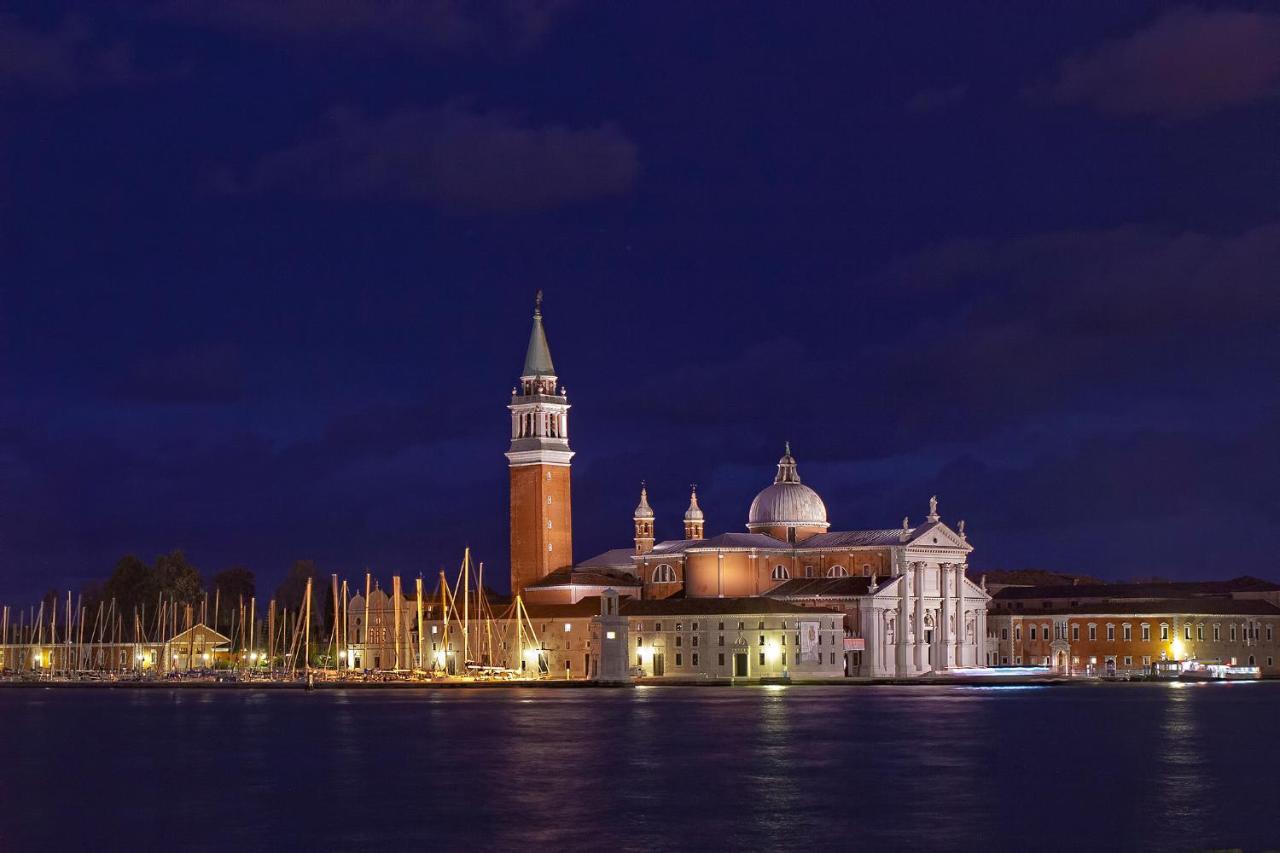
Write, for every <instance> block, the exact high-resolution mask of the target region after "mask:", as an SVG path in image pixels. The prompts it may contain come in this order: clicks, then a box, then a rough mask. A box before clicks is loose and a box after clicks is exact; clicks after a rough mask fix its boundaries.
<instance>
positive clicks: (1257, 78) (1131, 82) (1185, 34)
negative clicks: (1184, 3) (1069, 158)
mask: <svg viewBox="0 0 1280 853" xmlns="http://www.w3.org/2000/svg"><path fill="white" fill-rule="evenodd" d="M1277 83H1280V15H1274V14H1265V13H1261V12H1242V11H1237V10H1227V9H1223V10H1218V11H1204V10H1200V9H1194V8H1179V9H1174V10H1172V11H1169V12H1166V13H1165V14H1164V15H1163V16H1161V17H1160V18H1159V19H1157V20H1156V21H1155V22H1154V23H1152V24H1151V25H1150V26H1148V27H1146V28H1145V29H1142V30H1139V31H1138V32H1136V33H1134V34H1133V35H1130V36H1126V37H1124V38H1118V39H1112V40H1110V41H1108V42H1105V43H1104V44H1102V45H1100V46H1099V47H1097V48H1096V49H1094V50H1092V51H1089V52H1088V53H1084V54H1081V55H1077V56H1073V57H1071V58H1069V59H1067V60H1066V61H1064V62H1063V63H1062V65H1061V67H1060V68H1059V69H1058V74H1057V77H1056V79H1055V80H1054V81H1053V82H1052V83H1051V84H1050V85H1049V87H1048V89H1047V94H1048V95H1049V96H1050V97H1051V98H1052V99H1054V100H1056V101H1058V102H1060V103H1064V104H1084V105H1087V106H1090V107H1093V108H1094V109H1096V110H1098V111H1100V112H1104V113H1110V114H1113V115H1123V116H1131V115H1141V116H1154V117H1158V118H1163V119H1168V120H1171V121H1179V120H1185V119H1191V118H1196V117H1198V116H1202V115H1206V114H1208V113H1211V112H1214V111H1216V110H1220V109H1224V108H1227V107H1233V106H1239V105H1241V104H1246V103H1249V102H1251V101H1254V100H1257V99H1259V98H1262V97H1265V96H1267V95H1269V94H1272V93H1274V92H1275V90H1276V86H1277Z"/></svg>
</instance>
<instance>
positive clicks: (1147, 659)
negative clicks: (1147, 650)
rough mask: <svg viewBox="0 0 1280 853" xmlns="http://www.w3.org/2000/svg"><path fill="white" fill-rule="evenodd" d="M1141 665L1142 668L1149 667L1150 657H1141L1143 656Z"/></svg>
mask: <svg viewBox="0 0 1280 853" xmlns="http://www.w3.org/2000/svg"><path fill="white" fill-rule="evenodd" d="M1142 665H1143V666H1151V655H1143V656H1142Z"/></svg>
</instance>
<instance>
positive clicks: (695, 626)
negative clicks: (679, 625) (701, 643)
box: [693, 622, 698, 631]
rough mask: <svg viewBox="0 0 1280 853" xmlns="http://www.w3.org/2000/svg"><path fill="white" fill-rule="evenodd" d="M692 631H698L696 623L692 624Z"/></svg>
mask: <svg viewBox="0 0 1280 853" xmlns="http://www.w3.org/2000/svg"><path fill="white" fill-rule="evenodd" d="M693 630H695V631H696V630H698V623H697V622H694V623H693Z"/></svg>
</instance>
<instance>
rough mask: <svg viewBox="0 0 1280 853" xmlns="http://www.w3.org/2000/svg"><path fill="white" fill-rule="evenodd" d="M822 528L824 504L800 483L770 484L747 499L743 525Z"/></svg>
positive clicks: (825, 514) (825, 515) (823, 525)
mask: <svg viewBox="0 0 1280 853" xmlns="http://www.w3.org/2000/svg"><path fill="white" fill-rule="evenodd" d="M755 525H761V526H777V527H826V526H827V505H826V504H824V503H823V502H822V498H820V497H818V493H817V492H815V491H814V490H813V489H811V488H809V487H808V486H806V485H804V484H803V483H774V484H773V485H772V486H769V487H768V488H766V489H765V490H764V491H762V492H761V493H760V494H758V495H756V499H755V500H753V501H752V502H751V511H750V513H748V515H747V526H748V527H753V526H755Z"/></svg>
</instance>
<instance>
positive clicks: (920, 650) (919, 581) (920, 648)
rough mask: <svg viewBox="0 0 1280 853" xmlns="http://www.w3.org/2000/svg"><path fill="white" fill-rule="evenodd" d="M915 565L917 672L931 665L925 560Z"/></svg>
mask: <svg viewBox="0 0 1280 853" xmlns="http://www.w3.org/2000/svg"><path fill="white" fill-rule="evenodd" d="M912 565H913V566H914V567H915V572H914V574H915V582H916V618H915V631H916V655H915V658H916V659H915V664H916V674H919V673H921V672H924V670H925V667H926V666H928V665H929V661H928V657H929V653H928V647H927V646H926V645H925V640H924V562H923V561H920V562H916V563H913V564H912Z"/></svg>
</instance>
